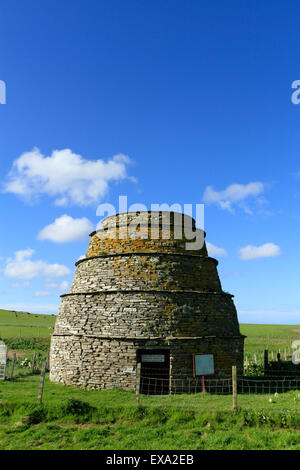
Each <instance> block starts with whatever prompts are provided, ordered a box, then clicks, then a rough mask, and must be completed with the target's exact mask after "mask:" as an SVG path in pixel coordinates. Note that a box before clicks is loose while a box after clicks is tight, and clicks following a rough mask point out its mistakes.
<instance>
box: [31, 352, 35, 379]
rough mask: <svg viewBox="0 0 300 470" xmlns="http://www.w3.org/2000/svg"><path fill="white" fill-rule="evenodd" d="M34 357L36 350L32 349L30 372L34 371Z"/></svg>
mask: <svg viewBox="0 0 300 470" xmlns="http://www.w3.org/2000/svg"><path fill="white" fill-rule="evenodd" d="M35 357H36V352H35V351H34V353H33V356H32V361H31V370H30V372H31V374H33V372H34V363H35Z"/></svg>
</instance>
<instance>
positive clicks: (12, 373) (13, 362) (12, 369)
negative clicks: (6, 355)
mask: <svg viewBox="0 0 300 470" xmlns="http://www.w3.org/2000/svg"><path fill="white" fill-rule="evenodd" d="M15 362H16V353H13V357H12V361H11V366H10V374H9V380H12V379H13V376H14V368H15Z"/></svg>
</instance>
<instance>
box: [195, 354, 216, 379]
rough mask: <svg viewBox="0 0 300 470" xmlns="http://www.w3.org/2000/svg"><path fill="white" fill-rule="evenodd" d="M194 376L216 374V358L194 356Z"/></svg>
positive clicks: (201, 355)
mask: <svg viewBox="0 0 300 470" xmlns="http://www.w3.org/2000/svg"><path fill="white" fill-rule="evenodd" d="M193 357H194V375H211V374H214V356H213V355H212V354H194V356H193Z"/></svg>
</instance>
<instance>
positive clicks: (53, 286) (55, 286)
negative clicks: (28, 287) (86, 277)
mask: <svg viewBox="0 0 300 470" xmlns="http://www.w3.org/2000/svg"><path fill="white" fill-rule="evenodd" d="M69 285H70V283H69V282H68V281H62V282H60V283H57V282H48V283H46V285H45V289H46V290H47V291H49V290H58V291H60V292H65V291H67V290H68V288H69Z"/></svg>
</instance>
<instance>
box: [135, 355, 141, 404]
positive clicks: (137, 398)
mask: <svg viewBox="0 0 300 470" xmlns="http://www.w3.org/2000/svg"><path fill="white" fill-rule="evenodd" d="M140 388H141V363H140V362H138V363H137V365H136V386H135V401H136V404H137V405H138V404H139V403H140Z"/></svg>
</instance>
